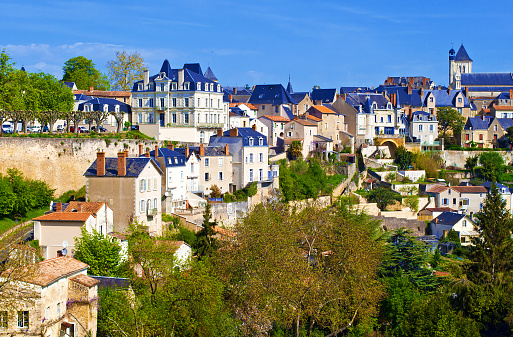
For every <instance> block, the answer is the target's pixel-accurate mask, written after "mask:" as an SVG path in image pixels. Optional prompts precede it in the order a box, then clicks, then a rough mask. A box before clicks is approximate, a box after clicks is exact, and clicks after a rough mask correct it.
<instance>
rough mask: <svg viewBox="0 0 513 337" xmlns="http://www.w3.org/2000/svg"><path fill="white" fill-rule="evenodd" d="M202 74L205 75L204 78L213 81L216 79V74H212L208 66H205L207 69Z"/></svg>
mask: <svg viewBox="0 0 513 337" xmlns="http://www.w3.org/2000/svg"><path fill="white" fill-rule="evenodd" d="M203 76H205V77H206V78H208V79H209V80H211V81H214V82H217V81H218V80H217V77H216V75H214V72H213V71H212V69H210V67H208V68H207V71H205V74H203Z"/></svg>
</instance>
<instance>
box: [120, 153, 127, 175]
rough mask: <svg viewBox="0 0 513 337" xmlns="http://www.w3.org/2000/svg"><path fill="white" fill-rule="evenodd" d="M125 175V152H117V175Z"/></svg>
mask: <svg viewBox="0 0 513 337" xmlns="http://www.w3.org/2000/svg"><path fill="white" fill-rule="evenodd" d="M124 176H126V157H125V152H124V151H121V152H120V153H118V177H124Z"/></svg>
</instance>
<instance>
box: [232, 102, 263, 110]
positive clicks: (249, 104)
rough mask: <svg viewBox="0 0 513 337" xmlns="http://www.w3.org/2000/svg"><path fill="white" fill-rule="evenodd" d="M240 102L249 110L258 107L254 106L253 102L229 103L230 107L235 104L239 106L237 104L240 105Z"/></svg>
mask: <svg viewBox="0 0 513 337" xmlns="http://www.w3.org/2000/svg"><path fill="white" fill-rule="evenodd" d="M242 104H244V105H245V106H247V107H248V108H250V109H251V110H258V108H257V107H256V106H254V105H253V104H251V103H230V108H233V107H236V106H239V105H242Z"/></svg>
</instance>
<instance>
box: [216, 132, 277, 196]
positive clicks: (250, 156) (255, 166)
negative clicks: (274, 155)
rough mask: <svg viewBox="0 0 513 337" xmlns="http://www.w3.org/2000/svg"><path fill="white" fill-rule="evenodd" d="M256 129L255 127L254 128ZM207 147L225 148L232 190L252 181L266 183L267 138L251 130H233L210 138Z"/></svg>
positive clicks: (267, 167) (267, 176) (267, 164)
mask: <svg viewBox="0 0 513 337" xmlns="http://www.w3.org/2000/svg"><path fill="white" fill-rule="evenodd" d="M255 128H256V126H255ZM209 146H227V147H228V151H229V153H230V155H231V156H232V166H233V184H232V185H233V186H232V187H231V189H232V190H237V189H241V188H244V187H246V186H247V185H248V184H250V183H252V182H254V181H260V182H263V181H268V180H272V177H271V178H269V174H268V172H269V161H268V153H269V147H268V145H267V137H266V136H265V135H263V134H261V133H260V132H258V131H256V130H254V129H253V128H234V129H231V130H228V131H225V132H223V133H222V134H221V133H219V134H218V135H216V136H212V137H210V144H209Z"/></svg>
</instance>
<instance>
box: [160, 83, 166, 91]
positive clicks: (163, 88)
mask: <svg viewBox="0 0 513 337" xmlns="http://www.w3.org/2000/svg"><path fill="white" fill-rule="evenodd" d="M165 89H166V85H165V84H164V83H160V91H165Z"/></svg>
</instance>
